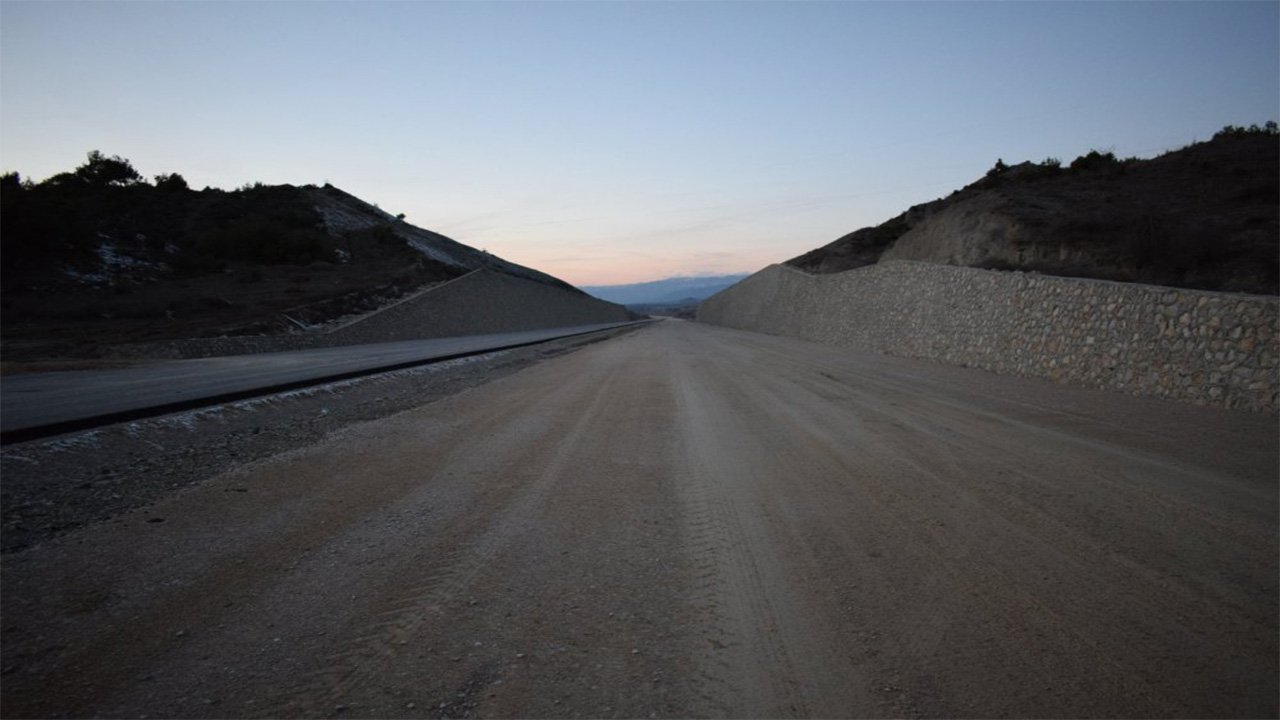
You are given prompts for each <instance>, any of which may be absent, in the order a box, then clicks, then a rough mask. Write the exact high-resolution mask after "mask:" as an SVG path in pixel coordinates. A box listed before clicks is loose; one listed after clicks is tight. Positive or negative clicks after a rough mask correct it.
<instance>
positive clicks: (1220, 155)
mask: <svg viewBox="0 0 1280 720" xmlns="http://www.w3.org/2000/svg"><path fill="white" fill-rule="evenodd" d="M1277 198H1280V137H1278V136H1277V135H1276V134H1275V133H1274V132H1273V131H1272V130H1270V129H1267V130H1258V131H1254V132H1250V131H1238V130H1237V131H1234V132H1223V133H1219V135H1218V136H1217V137H1215V138H1214V139H1213V140H1212V141H1210V142H1205V143H1198V144H1195V145H1191V146H1189V147H1186V148H1183V149H1181V150H1177V151H1174V152H1170V153H1167V154H1165V155H1162V156H1160V157H1158V158H1154V159H1152V160H1133V159H1130V160H1120V159H1117V158H1115V157H1114V155H1111V154H1110V153H1097V152H1092V153H1090V154H1089V155H1085V156H1082V157H1080V158H1077V159H1076V161H1075V162H1073V163H1071V165H1070V166H1069V167H1061V166H1060V165H1059V164H1058V163H1057V162H1055V161H1046V162H1044V163H1040V164H1032V163H1021V164H1019V165H1014V166H1006V165H1005V164H1004V163H1003V162H997V164H996V167H994V168H992V170H991V171H990V172H989V173H987V176H986V177H984V178H982V179H981V180H979V181H977V182H975V183H973V184H971V185H969V186H967V187H965V188H964V189H962V190H959V191H956V192H954V193H952V194H951V195H950V196H949V197H947V198H943V199H940V200H936V201H934V202H931V203H926V204H924V205H919V206H916V207H913V208H911V209H910V210H909V211H907V212H905V213H903V214H902V215H899V216H897V217H895V218H893V219H892V220H889V221H888V222H885V223H883V224H881V225H879V226H876V227H872V228H863V229H862V230H858V231H856V232H853V233H850V234H849V235H846V236H844V237H842V238H840V239H838V240H836V241H835V242H833V243H831V244H829V245H827V246H825V247H822V248H819V249H817V250H814V251H811V252H809V253H806V254H804V255H801V256H799V257H796V258H793V259H791V260H789V261H787V264H788V265H791V266H793V267H796V268H799V269H802V270H805V271H807V272H815V273H831V272H842V271H844V270H849V269H852V268H855V267H862V266H865V265H871V264H874V263H876V262H879V261H880V260H881V259H885V260H921V261H926V262H935V263H942V264H948V265H962V266H969V267H980V268H989V269H1011V270H1023V271H1034V272H1040V273H1043V274H1046V275H1062V276H1071V277H1089V278H1099V279H1107V280H1120V281H1126V282H1141V283H1148V284H1153V285H1167V286H1172V287H1186V288H1197V289H1202V290H1222V291H1232V292H1247V293H1259V294H1276V293H1277V291H1278V290H1280V205H1278V204H1277Z"/></svg>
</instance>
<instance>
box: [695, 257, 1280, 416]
mask: <svg viewBox="0 0 1280 720" xmlns="http://www.w3.org/2000/svg"><path fill="white" fill-rule="evenodd" d="M1277 316H1278V313H1277V298H1274V297H1266V296H1258V295H1243V294H1235V293H1216V292H1206V291H1197V290H1187V289H1180V288H1170V287H1159V286H1152V285H1138V284H1131V283H1118V282H1109V281H1101V280H1084V279H1079V278H1062V277H1051V276H1044V275H1033V274H1024V273H1011V272H998V271H991V270H979V269H975V268H962V267H954V266H946V265H935V264H930V263H922V262H909V261H888V262H880V263H878V264H876V265H870V266H866V267H862V268H858V269H854V270H848V271H845V272H841V273H833V274H824V275H810V274H808V273H805V272H803V271H800V270H797V269H795V268H792V267H789V266H785V265H772V266H770V267H768V268H766V269H764V270H762V271H760V272H758V273H756V274H755V275H752V276H751V277H749V278H747V279H746V280H744V281H742V282H741V283H738V284H737V285H734V286H733V287H731V288H728V289H727V290H725V291H723V292H721V293H719V294H717V295H715V296H713V297H711V298H709V299H707V300H705V301H703V303H702V305H701V306H700V308H699V311H698V319H699V320H701V321H703V322H709V323H713V324H717V325H725V326H728V327H735V328H741V329H746V330H753V331H757V332H764V333H770V334H775V335H789V336H794V337H799V338H803V339H805V340H811V341H815V342H821V343H828V344H834V345H844V346H850V347H859V348H864V349H868V350H875V351H878V352H881V353H886V354H890V355H900V356H905V357H912V358H921V359H925V360H934V361H939V362H945V363H950V364H955V365H963V366H970V367H977V368H982V369H985V370H990V371H993V372H998V373H1003V374H1009V375H1020V376H1028V377H1041V378H1046V379H1050V380H1054V381H1058V382H1065V383H1070V384H1075V385H1081V386H1085V387H1093V388H1101V389H1107V390H1115V391H1121V392H1126V393H1131V394H1137V395H1153V396H1157V397H1163V398H1170V399H1174V400H1180V401H1184V402H1191V403H1195V404H1202V405H1211V406H1216V407H1224V408H1240V409H1247V410H1254V411H1271V412H1274V411H1276V409H1277V391H1278V390H1280V388H1278V387H1277V357H1278V356H1280V350H1278V348H1277V345H1278V341H1277V334H1276V331H1277V320H1278V317H1277Z"/></svg>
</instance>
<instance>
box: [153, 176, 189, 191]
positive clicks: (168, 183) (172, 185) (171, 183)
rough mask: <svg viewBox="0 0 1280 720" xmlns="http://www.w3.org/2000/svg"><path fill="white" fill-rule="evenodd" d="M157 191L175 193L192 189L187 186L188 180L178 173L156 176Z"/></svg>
mask: <svg viewBox="0 0 1280 720" xmlns="http://www.w3.org/2000/svg"><path fill="white" fill-rule="evenodd" d="M156 189H157V190H167V191H174V190H190V189H191V188H190V187H188V186H187V179H186V178H184V177H182V176H181V175H179V174H178V173H169V174H168V175H165V174H160V175H157V176H156Z"/></svg>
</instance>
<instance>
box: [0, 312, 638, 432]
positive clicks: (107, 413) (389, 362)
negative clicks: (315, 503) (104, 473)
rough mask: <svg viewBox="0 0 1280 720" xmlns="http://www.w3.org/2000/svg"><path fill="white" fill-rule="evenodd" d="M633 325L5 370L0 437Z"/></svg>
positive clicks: (76, 426)
mask: <svg viewBox="0 0 1280 720" xmlns="http://www.w3.org/2000/svg"><path fill="white" fill-rule="evenodd" d="M642 322H643V321H642ZM628 324H632V323H606V324H598V325H580V326H574V327H563V328H550V329H545V330H528V331H522V332H512V333H501V334H494V335H469V336H465V337H452V338H437V339H431V340H408V341H402V342H389V343H375V344H371V345H350V346H343V347H333V348H320V349H315V350H297V351H290V352H277V353H259V354H254V355H235V356H229V357H214V358H203V359H199V360H174V361H169V362H157V363H153V364H147V365H142V366H137V367H130V368H125V369H119V370H95V371H72V372H51V373H29V374H22V375H13V376H7V377H3V378H0V439H3V440H4V441H6V442H9V441H15V440H30V439H33V438H38V437H45V436H48V435H54V434H58V433H63V432H68V431H71V430H83V429H85V428H88V427H94V426H95V425H102V424H106V423H110V422H119V421H122V420H132V419H137V418H140V417H149V416H153V415H160V414H164V413H168V412H174V411H177V410H183V409H189V408H193V407H200V406H203V405H211V404H215V403H219V402H227V401H230V400H239V399H243V398H246V397H253V396H255V395H261V394H266V393H269V392H279V391H282V390H291V389H295V388H299V387H305V386H307V385H314V384H316V383H320V382H331V381H334V380H344V379H348V378H352V377H358V376H360V375H367V374H370V373H374V372H381V371H384V370H392V369H400V368H406V367H412V366H414V365H421V364H425V363H428V362H438V361H440V360H447V359H451V358H456V357H462V356H466V355H474V354H477V353H482V352H490V351H493V350H501V349H504V348H511V347H521V346H524V345H532V344H535V343H540V342H545V341H547V340H554V339H556V338H562V337H571V336H574V335H582V334H586V333H591V332H599V331H601V330H608V329H611V328H616V327H621V326H624V325H628Z"/></svg>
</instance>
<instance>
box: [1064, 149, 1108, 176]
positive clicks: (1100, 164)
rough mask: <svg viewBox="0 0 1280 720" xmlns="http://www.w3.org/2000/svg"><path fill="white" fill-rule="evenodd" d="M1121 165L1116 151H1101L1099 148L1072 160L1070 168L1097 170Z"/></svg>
mask: <svg viewBox="0 0 1280 720" xmlns="http://www.w3.org/2000/svg"><path fill="white" fill-rule="evenodd" d="M1119 166H1120V161H1119V160H1117V159H1116V154H1115V153H1113V152H1105V153H1100V152H1098V151H1097V150H1090V151H1089V154H1087V155H1081V156H1080V157H1078V158H1076V159H1075V160H1072V161H1071V165H1070V169H1071V170H1072V171H1073V172H1095V171H1098V170H1111V169H1115V168H1118V167H1119Z"/></svg>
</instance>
